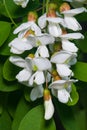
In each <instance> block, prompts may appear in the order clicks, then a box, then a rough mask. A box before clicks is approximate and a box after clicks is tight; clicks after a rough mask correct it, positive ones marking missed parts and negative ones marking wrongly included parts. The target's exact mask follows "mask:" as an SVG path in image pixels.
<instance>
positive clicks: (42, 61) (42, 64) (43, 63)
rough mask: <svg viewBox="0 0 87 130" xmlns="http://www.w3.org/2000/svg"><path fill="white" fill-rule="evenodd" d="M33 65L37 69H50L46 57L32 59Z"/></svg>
mask: <svg viewBox="0 0 87 130" xmlns="http://www.w3.org/2000/svg"><path fill="white" fill-rule="evenodd" d="M33 61H34V64H35V66H36V67H37V68H38V70H42V71H43V70H48V69H51V63H50V61H49V60H48V59H47V58H43V57H37V58H34V59H33Z"/></svg>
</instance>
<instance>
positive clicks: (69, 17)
mask: <svg viewBox="0 0 87 130" xmlns="http://www.w3.org/2000/svg"><path fill="white" fill-rule="evenodd" d="M84 11H86V9H85V8H84V7H81V8H76V9H71V10H67V11H63V12H61V14H64V21H65V24H66V28H68V29H71V30H73V31H78V30H81V29H82V27H81V25H80V24H79V23H78V21H77V20H76V19H75V18H74V17H73V16H75V15H77V14H80V13H82V12H84Z"/></svg>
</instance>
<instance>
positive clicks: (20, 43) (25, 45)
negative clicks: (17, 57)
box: [9, 38, 33, 54]
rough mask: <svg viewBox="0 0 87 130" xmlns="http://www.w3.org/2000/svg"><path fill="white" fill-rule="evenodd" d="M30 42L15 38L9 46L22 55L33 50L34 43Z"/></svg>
mask: <svg viewBox="0 0 87 130" xmlns="http://www.w3.org/2000/svg"><path fill="white" fill-rule="evenodd" d="M29 42H30V41H28V40H27V39H26V38H23V39H20V38H15V39H14V40H13V41H12V42H10V44H9V46H10V47H13V48H15V49H16V50H19V54H21V53H23V52H24V51H25V50H30V49H32V48H33V46H32V42H30V43H29ZM11 51H12V50H11ZM17 54H18V53H17Z"/></svg>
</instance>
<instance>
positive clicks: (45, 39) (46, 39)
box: [36, 34, 55, 46]
mask: <svg viewBox="0 0 87 130" xmlns="http://www.w3.org/2000/svg"><path fill="white" fill-rule="evenodd" d="M54 41H55V39H54V37H53V36H52V35H50V34H41V36H38V37H37V43H36V44H37V46H39V44H38V42H40V45H48V44H53V43H54Z"/></svg>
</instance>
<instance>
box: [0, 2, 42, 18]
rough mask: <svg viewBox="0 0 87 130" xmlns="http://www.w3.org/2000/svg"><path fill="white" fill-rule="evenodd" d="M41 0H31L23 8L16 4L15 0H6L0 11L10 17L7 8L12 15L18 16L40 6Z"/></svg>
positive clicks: (0, 6)
mask: <svg viewBox="0 0 87 130" xmlns="http://www.w3.org/2000/svg"><path fill="white" fill-rule="evenodd" d="M39 5H40V4H39V0H35V1H32V0H29V4H28V5H27V7H26V8H22V7H21V6H18V5H16V4H15V3H14V2H13V0H5V5H4V4H3V3H2V4H1V5H0V12H1V14H2V15H4V16H6V17H9V16H8V13H7V10H8V12H9V14H10V16H11V17H13V18H18V17H22V16H25V15H27V13H28V12H29V11H31V10H35V9H37V8H38V7H39Z"/></svg>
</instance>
